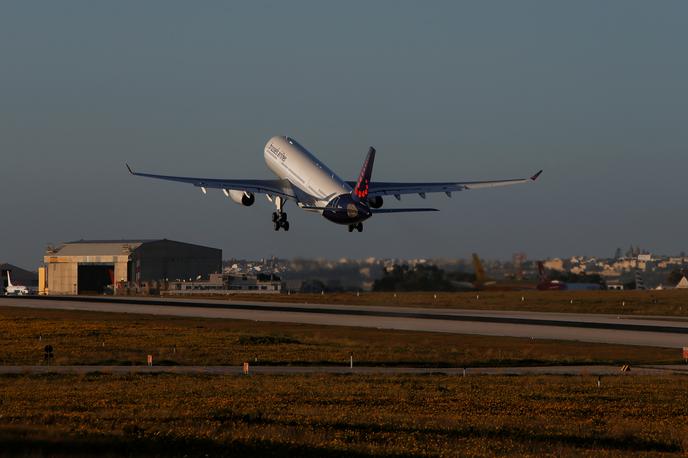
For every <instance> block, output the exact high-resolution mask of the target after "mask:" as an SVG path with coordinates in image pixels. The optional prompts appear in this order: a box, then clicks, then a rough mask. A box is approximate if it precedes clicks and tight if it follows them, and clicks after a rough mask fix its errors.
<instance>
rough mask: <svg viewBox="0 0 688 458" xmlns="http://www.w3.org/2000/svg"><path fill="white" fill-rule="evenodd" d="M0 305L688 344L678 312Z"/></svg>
mask: <svg viewBox="0 0 688 458" xmlns="http://www.w3.org/2000/svg"><path fill="white" fill-rule="evenodd" d="M0 306H12V307H27V308H45V309H62V310H83V311H98V312H118V313H137V314H149V315H167V316H185V317H200V318H225V319H241V320H254V321H272V322H286V323H303V324H314V325H328V326H354V327H368V328H380V329H398V330H410V331H429V332H447V333H455V334H478V335H489V336H512V337H526V338H534V339H555V340H573V341H583V342H597V343H613V344H627V345H641V346H653V347H673V348H681V347H683V346H688V321H686V319H685V318H680V317H679V318H676V319H674V318H672V317H638V316H623V315H619V316H616V315H601V314H600V315H597V314H569V313H544V312H520V311H485V310H457V309H432V308H409V307H396V306H358V305H327V304H285V303H271V302H249V301H213V300H208V299H205V300H203V299H160V298H150V299H149V298H113V297H40V298H39V297H2V298H0Z"/></svg>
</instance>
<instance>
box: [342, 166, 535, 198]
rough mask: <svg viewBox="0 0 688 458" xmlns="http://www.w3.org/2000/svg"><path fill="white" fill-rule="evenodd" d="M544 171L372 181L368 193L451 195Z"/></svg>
mask: <svg viewBox="0 0 688 458" xmlns="http://www.w3.org/2000/svg"><path fill="white" fill-rule="evenodd" d="M541 173H542V170H540V171H539V172H537V173H536V174H535V175H533V176H531V177H530V178H514V179H510V180H492V181H449V182H430V183H407V182H384V181H372V182H371V183H370V185H369V191H368V194H369V195H370V196H372V197H375V196H395V197H396V198H397V199H399V198H400V196H401V194H419V195H420V196H421V197H425V193H431V192H444V193H446V194H447V195H450V194H451V193H452V192H455V191H467V190H470V189H481V188H496V187H498V186H511V185H514V184H520V183H528V182H530V181H535V180H537V178H538V177H539V176H540V174H541ZM349 185H350V186H354V185H355V183H354V182H349Z"/></svg>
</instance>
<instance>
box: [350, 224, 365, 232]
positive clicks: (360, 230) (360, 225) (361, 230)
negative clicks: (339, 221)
mask: <svg viewBox="0 0 688 458" xmlns="http://www.w3.org/2000/svg"><path fill="white" fill-rule="evenodd" d="M354 229H356V230H357V231H358V232H363V223H358V224H349V232H353V231H354Z"/></svg>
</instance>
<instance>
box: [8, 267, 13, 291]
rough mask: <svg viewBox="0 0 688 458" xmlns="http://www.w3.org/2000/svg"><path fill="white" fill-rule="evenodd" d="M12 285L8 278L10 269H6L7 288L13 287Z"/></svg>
mask: <svg viewBox="0 0 688 458" xmlns="http://www.w3.org/2000/svg"><path fill="white" fill-rule="evenodd" d="M13 286H14V285H13V284H12V280H10V271H9V270H8V271H7V287H8V288H11V287H13Z"/></svg>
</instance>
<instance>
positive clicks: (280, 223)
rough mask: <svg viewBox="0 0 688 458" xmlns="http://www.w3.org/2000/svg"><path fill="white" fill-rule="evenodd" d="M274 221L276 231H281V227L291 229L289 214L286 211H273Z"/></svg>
mask: <svg viewBox="0 0 688 458" xmlns="http://www.w3.org/2000/svg"><path fill="white" fill-rule="evenodd" d="M272 223H273V224H274V225H275V230H276V231H279V230H280V228H282V229H284V230H285V231H288V230H289V221H287V214H286V213H284V212H282V213H277V212H275V213H273V214H272Z"/></svg>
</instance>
